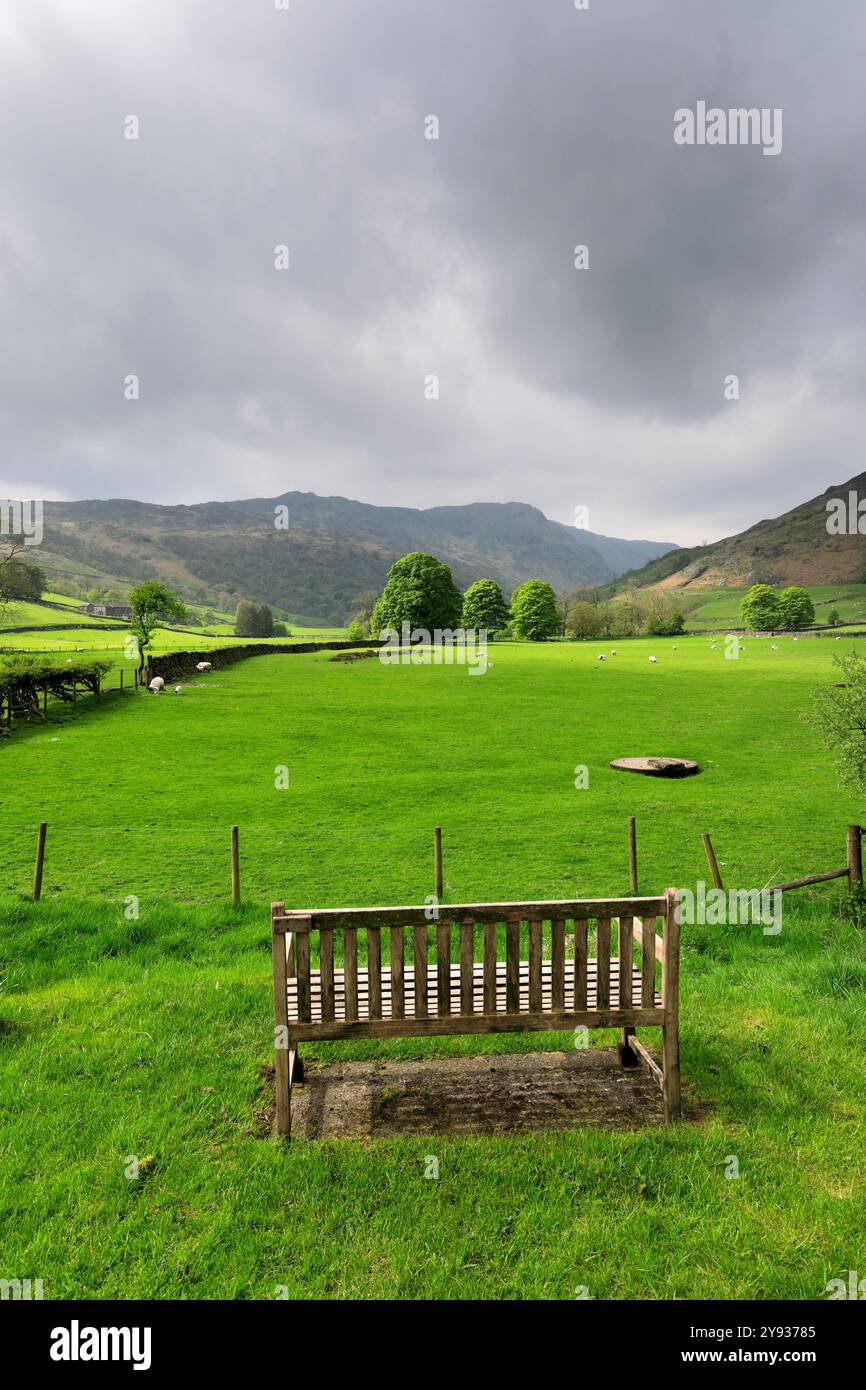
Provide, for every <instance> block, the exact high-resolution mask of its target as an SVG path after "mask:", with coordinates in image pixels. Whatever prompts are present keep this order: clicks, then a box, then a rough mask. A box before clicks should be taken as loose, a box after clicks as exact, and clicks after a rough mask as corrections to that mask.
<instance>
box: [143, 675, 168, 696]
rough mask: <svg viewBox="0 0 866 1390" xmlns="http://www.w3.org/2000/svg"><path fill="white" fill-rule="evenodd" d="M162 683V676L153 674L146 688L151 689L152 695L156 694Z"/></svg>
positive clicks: (163, 682)
mask: <svg viewBox="0 0 866 1390" xmlns="http://www.w3.org/2000/svg"><path fill="white" fill-rule="evenodd" d="M164 685H165V681H164V680H163V678H162V676H154V678H153V680H152V681H151V682H150V685H149V686H148V687H147V688H148V690H151V691H153V693H154V695H158V694H159V692H160V691H161V690H162V688H163V686H164Z"/></svg>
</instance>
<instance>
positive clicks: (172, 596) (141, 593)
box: [129, 579, 186, 671]
mask: <svg viewBox="0 0 866 1390" xmlns="http://www.w3.org/2000/svg"><path fill="white" fill-rule="evenodd" d="M129 606H130V608H131V609H132V632H133V636H134V637H135V639H136V641H137V642H138V669H139V671H143V670H144V658H145V653H146V651H147V649H148V647H149V646H150V645H151V643H152V641H153V633H154V629H155V628H157V627H158V626H159V624H160V623H165V622H171V621H173V622H176V623H182V622H183V620H184V618H185V617H186V608H185V606H184V604H183V601H182V600H181V598H180V596H179V595H178V594H176V593H175V592H174V590H173V589H169V588H168V587H167V585H165V584H163V583H161V582H160V580H158V579H146V580H145V581H144V583H143V584H139V585H138V587H137V588H135V589H130V591H129Z"/></svg>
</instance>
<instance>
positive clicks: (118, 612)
mask: <svg viewBox="0 0 866 1390" xmlns="http://www.w3.org/2000/svg"><path fill="white" fill-rule="evenodd" d="M81 611H82V613H87V614H89V615H90V616H91V617H93V618H121V619H123V620H124V621H128V620H129V619H130V618H131V617H132V609H131V608H130V606H129V604H128V603H82V605H81Z"/></svg>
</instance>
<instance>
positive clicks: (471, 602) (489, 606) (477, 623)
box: [462, 579, 508, 632]
mask: <svg viewBox="0 0 866 1390" xmlns="http://www.w3.org/2000/svg"><path fill="white" fill-rule="evenodd" d="M462 623H463V626H464V627H465V628H474V629H475V631H476V632H478V631H480V630H481V629H484V630H486V631H487V632H499V631H500V630H501V629H502V628H504V627H507V626H508V604H507V603H506V602H505V599H504V598H503V597H502V590H501V589H500V587H499V585H498V584H497V583H496V582H495V581H494V580H493V579H478V580H476V582H475V583H474V584H470V585H469V588H468V589H467V590H466V593H465V594H464V595H463V618H462Z"/></svg>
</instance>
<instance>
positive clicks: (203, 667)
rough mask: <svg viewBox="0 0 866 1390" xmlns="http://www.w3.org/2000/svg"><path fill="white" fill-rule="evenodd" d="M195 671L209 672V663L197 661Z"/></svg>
mask: <svg viewBox="0 0 866 1390" xmlns="http://www.w3.org/2000/svg"><path fill="white" fill-rule="evenodd" d="M195 669H196V670H197V671H209V670H210V669H211V663H210V662H209V661H197V662H196V663H195Z"/></svg>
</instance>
